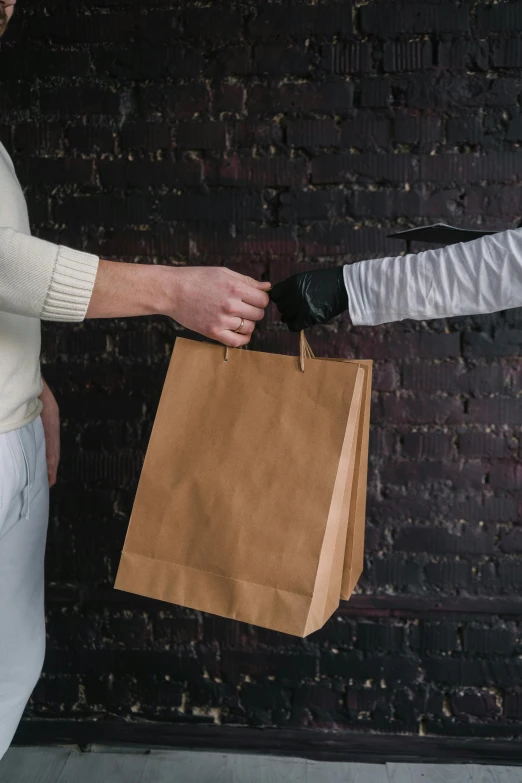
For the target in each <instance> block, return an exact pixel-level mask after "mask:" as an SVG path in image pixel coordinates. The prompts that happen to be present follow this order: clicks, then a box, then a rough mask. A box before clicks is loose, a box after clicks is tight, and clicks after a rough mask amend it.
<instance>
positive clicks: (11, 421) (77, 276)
mask: <svg viewBox="0 0 522 783" xmlns="http://www.w3.org/2000/svg"><path fill="white" fill-rule="evenodd" d="M0 194H1V195H0V432H7V431H9V430H14V429H17V428H18V427H22V426H24V425H25V424H28V423H29V422H30V421H32V420H33V419H35V418H36V417H37V416H38V415H39V413H40V409H41V405H40V401H39V399H38V397H39V395H40V393H41V391H42V379H41V376H40V320H47V321H82V320H83V318H84V317H85V312H86V310H87V307H88V304H89V300H90V297H91V293H92V289H93V286H94V279H95V277H96V272H97V269H98V258H97V256H93V255H90V254H88V253H82V252H80V251H78V250H71V249H69V248H66V247H61V246H58V245H54V244H52V243H51V242H45V241H44V240H42V239H37V238H36V237H32V236H31V235H30V228H29V218H28V215H27V206H26V203H25V199H24V195H23V193H22V189H21V187H20V183H19V182H18V179H17V178H16V174H15V170H14V167H13V163H12V161H11V158H10V157H9V155H8V154H7V151H6V149H5V147H4V146H3V145H2V144H1V143H0Z"/></svg>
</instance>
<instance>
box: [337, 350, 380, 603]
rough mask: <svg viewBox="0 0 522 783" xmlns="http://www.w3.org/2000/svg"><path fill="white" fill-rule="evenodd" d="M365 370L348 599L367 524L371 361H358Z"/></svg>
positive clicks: (345, 585)
mask: <svg viewBox="0 0 522 783" xmlns="http://www.w3.org/2000/svg"><path fill="white" fill-rule="evenodd" d="M356 364H357V365H358V366H359V367H361V368H362V369H363V371H364V386H363V394H362V405H361V415H360V417H359V430H358V433H357V454H358V459H357V461H356V463H355V467H354V475H353V486H352V491H351V501H350V512H349V513H350V518H349V522H348V535H347V540H346V550H345V558H344V570H343V580H342V587H341V598H343V599H344V600H345V601H347V600H348V599H349V598H350V596H351V594H352V593H353V591H354V588H355V585H356V584H357V582H358V580H359V577H360V576H361V573H362V570H363V565H364V529H365V524H366V488H367V482H368V447H369V440H370V408H371V404H372V367H373V362H371V361H369V360H359V361H358V362H356Z"/></svg>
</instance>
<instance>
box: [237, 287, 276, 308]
mask: <svg viewBox="0 0 522 783" xmlns="http://www.w3.org/2000/svg"><path fill="white" fill-rule="evenodd" d="M241 300H242V301H243V302H245V304H249V305H253V306H254V307H261V308H262V309H263V310H264V309H265V307H268V303H269V302H270V298H269V296H268V294H267V293H266V292H265V291H260V290H259V288H254V287H253V286H250V285H246V286H244V288H243V289H242V291H241Z"/></svg>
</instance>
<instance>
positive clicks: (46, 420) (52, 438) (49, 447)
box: [40, 381, 60, 487]
mask: <svg viewBox="0 0 522 783" xmlns="http://www.w3.org/2000/svg"><path fill="white" fill-rule="evenodd" d="M43 384H44V388H43V391H42V393H41V395H40V400H41V402H42V405H43V408H42V413H41V417H42V423H43V428H44V433H45V448H46V456H47V476H48V478H49V486H50V487H53V486H54V485H55V484H56V476H57V473H58V464H59V462H60V411H59V409H58V403H57V402H56V400H55V398H54V394H53V393H52V391H51V390H50V388H49V387H48V385H47V383H46V382H45V381H44V382H43Z"/></svg>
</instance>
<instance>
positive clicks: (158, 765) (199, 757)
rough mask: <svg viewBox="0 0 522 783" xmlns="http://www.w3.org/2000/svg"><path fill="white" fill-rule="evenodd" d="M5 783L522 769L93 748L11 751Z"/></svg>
mask: <svg viewBox="0 0 522 783" xmlns="http://www.w3.org/2000/svg"><path fill="white" fill-rule="evenodd" d="M0 783H522V767H496V766H495V767H490V766H479V765H476V764H468V765H458V764H456V765H442V764H441V765H438V764H395V763H391V764H343V763H328V762H317V761H306V760H304V759H296V758H280V757H275V756H255V755H239V754H237V755H236V754H231V753H210V752H209V753H205V752H201V751H198V752H190V751H156V750H153V751H144V750H139V751H136V752H129V751H128V749H125V750H119V749H117V748H104V747H99V746H92V747H91V748H90V749H89V751H88V752H80V751H79V750H78V749H77V748H37V747H34V748H30V747H29V748H11V750H9V751H8V753H7V754H6V756H5V757H4V758H3V760H2V761H1V762H0Z"/></svg>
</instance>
